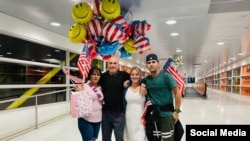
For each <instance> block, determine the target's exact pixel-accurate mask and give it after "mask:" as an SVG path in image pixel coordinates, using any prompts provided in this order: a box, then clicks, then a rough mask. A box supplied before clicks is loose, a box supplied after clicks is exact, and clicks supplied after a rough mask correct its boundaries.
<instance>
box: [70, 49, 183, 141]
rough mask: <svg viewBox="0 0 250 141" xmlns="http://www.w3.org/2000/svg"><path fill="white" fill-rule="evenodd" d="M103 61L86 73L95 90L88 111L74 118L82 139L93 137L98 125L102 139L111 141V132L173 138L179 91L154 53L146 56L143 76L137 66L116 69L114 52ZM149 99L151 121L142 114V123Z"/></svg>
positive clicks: (151, 140)
mask: <svg viewBox="0 0 250 141" xmlns="http://www.w3.org/2000/svg"><path fill="white" fill-rule="evenodd" d="M107 63H108V67H107V68H108V70H107V71H106V72H104V73H102V72H101V70H100V69H99V68H98V67H92V68H91V70H90V71H89V74H88V82H87V84H88V85H89V86H91V88H93V91H94V92H95V93H96V94H95V95H94V96H93V97H92V105H93V106H92V113H91V114H90V115H87V116H84V117H80V118H78V128H79V130H80V133H81V135H82V140H83V141H95V140H96V139H97V137H98V133H99V131H100V128H101V131H102V140H103V141H111V137H112V134H113V133H114V136H115V140H116V141H147V140H148V141H156V140H161V141H174V128H175V123H176V122H177V121H178V119H179V113H180V112H181V111H180V107H181V93H180V91H179V89H178V87H177V83H176V81H175V80H174V79H173V77H172V76H171V75H170V74H168V73H166V72H161V71H160V64H159V60H158V57H157V55H155V54H149V55H147V56H146V66H147V68H148V70H149V71H150V75H149V76H147V77H145V78H142V72H141V70H140V68H138V67H133V68H132V69H131V71H130V73H127V72H125V71H120V70H119V58H117V57H115V56H112V57H111V58H110V59H109V60H108V62H107ZM85 85H86V84H85ZM75 89H76V90H77V91H81V90H83V89H84V87H83V85H77V86H76V87H75ZM173 95H174V96H175V97H173ZM102 98H103V99H102ZM149 100H150V102H151V103H152V105H151V106H152V107H153V109H154V110H153V111H154V117H155V118H154V120H153V121H154V125H151V124H146V125H147V126H146V125H144V124H143V123H142V118H146V123H151V122H150V121H147V120H149V119H147V117H142V114H143V112H145V110H147V108H145V103H146V102H148V101H149ZM150 113H152V112H150ZM148 114H149V113H147V114H145V115H148ZM150 120H151V119H150ZM150 126H151V127H150ZM152 126H153V127H152ZM156 126H157V127H156ZM147 128H150V129H152V130H148V129H147Z"/></svg>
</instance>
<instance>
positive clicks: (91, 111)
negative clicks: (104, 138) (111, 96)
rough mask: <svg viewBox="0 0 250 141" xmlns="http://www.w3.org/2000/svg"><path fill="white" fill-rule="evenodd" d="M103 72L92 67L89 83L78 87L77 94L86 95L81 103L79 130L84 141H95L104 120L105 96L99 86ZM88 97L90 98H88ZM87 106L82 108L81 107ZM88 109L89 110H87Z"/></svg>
mask: <svg viewBox="0 0 250 141" xmlns="http://www.w3.org/2000/svg"><path fill="white" fill-rule="evenodd" d="M100 78H101V70H100V69H99V68H98V67H92V68H91V69H90V71H89V73H88V81H87V83H85V84H84V85H82V84H78V85H76V87H75V89H76V91H77V92H76V93H79V94H80V95H85V96H84V97H83V98H82V99H81V100H80V102H79V99H78V104H79V114H80V115H78V128H79V131H80V133H81V136H82V140H83V141H95V140H96V139H97V137H98V134H99V131H100V124H101V119H102V105H103V104H104V101H103V94H102V89H101V87H100V85H99V80H100ZM87 95H88V96H87ZM82 104H85V105H84V106H82V107H85V108H81V106H80V105H82ZM86 107H87V108H86Z"/></svg>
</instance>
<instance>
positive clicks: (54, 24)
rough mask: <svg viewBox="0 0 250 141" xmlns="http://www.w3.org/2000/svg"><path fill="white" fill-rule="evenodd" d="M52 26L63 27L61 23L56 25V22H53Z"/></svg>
mask: <svg viewBox="0 0 250 141" xmlns="http://www.w3.org/2000/svg"><path fill="white" fill-rule="evenodd" d="M50 25H52V26H61V24H60V23H56V22H52V23H50Z"/></svg>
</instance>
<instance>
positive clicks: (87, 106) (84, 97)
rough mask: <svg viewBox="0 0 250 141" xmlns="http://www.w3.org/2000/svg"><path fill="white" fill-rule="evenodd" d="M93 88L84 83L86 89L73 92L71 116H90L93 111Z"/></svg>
mask: <svg viewBox="0 0 250 141" xmlns="http://www.w3.org/2000/svg"><path fill="white" fill-rule="evenodd" d="M91 92H92V89H91V88H90V87H89V86H88V85H84V91H78V92H72V93H71V98H70V105H71V116H72V117H73V118H79V117H84V116H88V115H89V114H90V113H91V112H92V96H91V95H92V94H93V92H92V93H91Z"/></svg>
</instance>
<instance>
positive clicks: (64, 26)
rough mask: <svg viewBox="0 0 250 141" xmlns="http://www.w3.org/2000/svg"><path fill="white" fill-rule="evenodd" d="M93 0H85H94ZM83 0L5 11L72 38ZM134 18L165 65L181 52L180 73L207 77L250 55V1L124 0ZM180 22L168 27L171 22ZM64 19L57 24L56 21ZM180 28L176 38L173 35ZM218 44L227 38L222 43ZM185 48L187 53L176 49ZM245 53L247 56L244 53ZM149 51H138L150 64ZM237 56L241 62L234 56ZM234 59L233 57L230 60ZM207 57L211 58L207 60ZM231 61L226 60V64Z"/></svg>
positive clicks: (13, 1) (39, 0) (1, 5)
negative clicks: (146, 27)
mask: <svg viewBox="0 0 250 141" xmlns="http://www.w3.org/2000/svg"><path fill="white" fill-rule="evenodd" d="M90 1H91V0H85V2H90ZM76 2H78V1H77V0H1V1H0V12H2V13H5V14H7V15H10V16H13V17H16V18H19V19H21V20H24V21H27V22H29V23H33V24H35V25H38V26H40V27H42V28H45V29H47V30H50V31H53V32H56V33H58V34H60V35H63V36H65V37H68V30H69V27H70V26H71V25H72V24H74V21H73V19H72V17H71V15H70V14H71V8H72V6H73V5H74V4H75V3H76ZM119 2H120V4H121V6H122V11H123V12H124V13H127V12H132V14H133V20H146V21H147V22H148V23H149V24H150V25H152V28H151V30H150V31H149V32H147V35H146V36H147V37H149V40H150V45H151V49H152V52H153V53H156V54H158V56H159V58H160V60H161V63H162V64H164V63H165V61H166V59H168V58H169V57H171V56H174V55H175V54H180V55H182V56H183V64H181V65H179V66H178V69H179V71H180V72H181V73H182V74H186V75H195V76H197V75H198V76H201V75H202V74H203V73H204V72H208V71H209V70H210V69H213V68H215V67H220V65H221V64H224V65H228V63H232V62H235V61H237V60H238V59H241V58H242V57H245V56H248V55H250V43H249V37H250V0H120V1H119ZM170 19H174V20H177V24H175V25H167V24H166V23H165V22H166V20H170ZM53 21H55V22H59V23H61V26H60V27H56V28H55V27H52V26H51V25H50V23H51V22H53ZM172 32H178V33H179V36H176V37H172V36H170V33H172ZM217 42H224V43H225V44H224V45H221V46H218V45H217ZM177 48H180V49H181V50H182V52H180V53H176V49H177ZM239 53H245V56H239V55H238V54H239ZM144 58H145V54H144V55H139V54H136V55H134V59H140V61H141V62H144V60H145V59H144ZM230 58H236V60H233V59H230ZM229 60H230V61H229ZM204 61H207V63H205V62H204ZM224 62H226V63H224Z"/></svg>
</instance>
